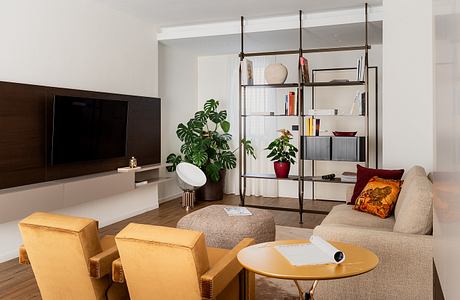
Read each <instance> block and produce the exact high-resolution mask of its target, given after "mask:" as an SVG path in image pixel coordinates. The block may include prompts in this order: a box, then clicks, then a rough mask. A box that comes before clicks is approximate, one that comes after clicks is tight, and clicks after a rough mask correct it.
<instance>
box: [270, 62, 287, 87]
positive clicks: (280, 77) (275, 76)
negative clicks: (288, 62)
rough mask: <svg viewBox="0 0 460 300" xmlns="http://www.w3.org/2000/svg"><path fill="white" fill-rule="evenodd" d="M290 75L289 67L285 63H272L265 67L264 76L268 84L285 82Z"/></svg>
mask: <svg viewBox="0 0 460 300" xmlns="http://www.w3.org/2000/svg"><path fill="white" fill-rule="evenodd" d="M287 76H288V69H287V68H286V66H285V65H283V64H270V65H268V66H267V67H266V68H265V72H264V77H265V81H266V82H267V83H268V84H283V83H284V82H285V81H286V78H287Z"/></svg>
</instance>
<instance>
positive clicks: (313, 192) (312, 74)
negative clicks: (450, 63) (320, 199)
mask: <svg viewBox="0 0 460 300" xmlns="http://www.w3.org/2000/svg"><path fill="white" fill-rule="evenodd" d="M311 82H315V71H312V73H311ZM311 109H315V87H314V86H312V87H311ZM314 177H315V161H314V160H312V161H311V200H312V201H315V200H316V198H315V180H314Z"/></svg>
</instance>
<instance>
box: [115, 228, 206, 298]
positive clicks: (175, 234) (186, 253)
mask: <svg viewBox="0 0 460 300" xmlns="http://www.w3.org/2000/svg"><path fill="white" fill-rule="evenodd" d="M115 240H116V243H117V247H118V250H119V253H120V259H121V263H122V264H123V272H124V276H125V279H126V283H127V285H128V290H129V294H130V297H131V299H132V300H142V299H190V300H193V299H201V290H200V278H201V275H203V274H204V273H205V272H206V271H208V269H209V260H208V254H207V250H206V244H205V239H204V234H203V233H201V232H197V231H191V230H184V229H176V228H169V227H162V226H153V225H143V224H134V223H131V224H129V225H128V226H126V227H125V228H124V229H123V230H122V231H121V232H120V233H118V234H117V236H116V237H115Z"/></svg>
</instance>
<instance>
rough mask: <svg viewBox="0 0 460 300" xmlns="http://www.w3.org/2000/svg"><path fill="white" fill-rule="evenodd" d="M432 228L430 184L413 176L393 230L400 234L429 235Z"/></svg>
mask: <svg viewBox="0 0 460 300" xmlns="http://www.w3.org/2000/svg"><path fill="white" fill-rule="evenodd" d="M432 228H433V199H432V187H431V182H430V180H429V179H428V178H427V177H425V176H415V177H414V178H413V180H412V182H411V183H410V185H409V186H408V189H407V193H406V195H405V199H404V201H403V203H402V204H401V207H400V209H399V212H398V217H397V219H396V222H395V226H394V228H393V230H394V231H395V232H401V233H412V234H429V233H431V230H432Z"/></svg>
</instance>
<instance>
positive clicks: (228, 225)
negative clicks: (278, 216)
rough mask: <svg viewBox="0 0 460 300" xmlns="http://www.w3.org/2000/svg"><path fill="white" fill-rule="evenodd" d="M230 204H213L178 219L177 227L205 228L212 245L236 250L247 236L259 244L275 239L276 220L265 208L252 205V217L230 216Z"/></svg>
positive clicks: (209, 244) (208, 240) (203, 229)
mask: <svg viewBox="0 0 460 300" xmlns="http://www.w3.org/2000/svg"><path fill="white" fill-rule="evenodd" d="M224 207H231V206H229V205H211V206H207V207H205V208H202V209H200V210H197V211H194V212H192V213H190V214H188V215H186V216H185V217H183V218H182V219H180V220H179V222H177V228H183V229H191V230H196V231H201V232H203V233H204V234H205V237H206V244H207V245H208V246H209V247H216V248H226V249H232V248H233V247H234V246H235V245H236V244H238V243H239V242H240V241H241V240H242V239H243V238H246V237H250V238H253V239H255V240H256V243H263V242H270V241H274V240H275V220H274V218H273V215H272V214H271V213H269V212H267V211H265V210H261V209H255V208H248V209H249V211H250V212H251V213H252V216H229V215H227V213H226V212H225V210H224Z"/></svg>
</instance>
